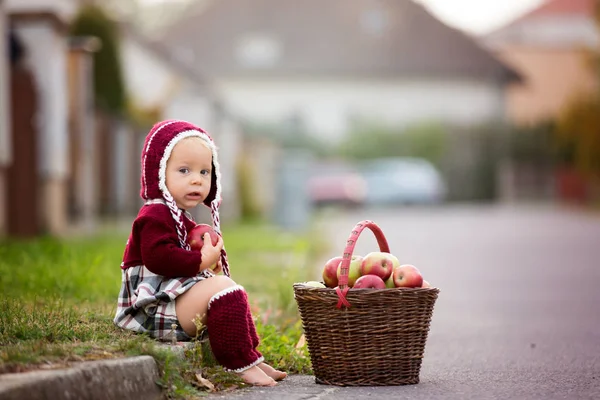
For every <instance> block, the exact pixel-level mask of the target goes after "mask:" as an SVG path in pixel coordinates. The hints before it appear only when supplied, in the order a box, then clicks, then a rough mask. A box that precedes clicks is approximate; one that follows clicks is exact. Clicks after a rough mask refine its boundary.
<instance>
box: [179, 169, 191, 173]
mask: <svg viewBox="0 0 600 400" xmlns="http://www.w3.org/2000/svg"><path fill="white" fill-rule="evenodd" d="M179 172H181V173H182V174H187V173H188V172H190V170H189V168H179Z"/></svg>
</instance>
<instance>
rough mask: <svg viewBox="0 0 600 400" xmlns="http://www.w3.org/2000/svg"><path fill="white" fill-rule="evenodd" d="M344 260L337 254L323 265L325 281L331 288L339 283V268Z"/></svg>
mask: <svg viewBox="0 0 600 400" xmlns="http://www.w3.org/2000/svg"><path fill="white" fill-rule="evenodd" d="M341 262H342V257H341V256H337V257H333V258H330V259H329V260H328V261H327V262H326V263H325V266H324V267H323V282H325V285H326V286H327V287H330V288H334V287H336V286H337V285H338V277H337V270H338V267H339V266H340V263H341Z"/></svg>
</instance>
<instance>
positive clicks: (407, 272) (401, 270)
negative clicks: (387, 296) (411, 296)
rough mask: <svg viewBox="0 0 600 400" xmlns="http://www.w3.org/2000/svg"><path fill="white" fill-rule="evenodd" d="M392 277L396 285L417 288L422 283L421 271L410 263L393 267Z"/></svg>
mask: <svg viewBox="0 0 600 400" xmlns="http://www.w3.org/2000/svg"><path fill="white" fill-rule="evenodd" d="M393 278H394V285H396V287H407V288H418V287H421V285H422V284H423V276H422V275H421V272H419V270H418V269H417V267H415V266H414V265H411V264H403V265H400V266H398V267H396V268H394V272H393Z"/></svg>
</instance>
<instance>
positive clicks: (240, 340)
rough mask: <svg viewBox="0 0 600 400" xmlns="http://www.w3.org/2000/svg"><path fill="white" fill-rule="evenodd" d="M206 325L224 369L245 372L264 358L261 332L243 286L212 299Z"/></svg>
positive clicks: (210, 339) (226, 290) (212, 344)
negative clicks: (260, 338)
mask: <svg viewBox="0 0 600 400" xmlns="http://www.w3.org/2000/svg"><path fill="white" fill-rule="evenodd" d="M206 327H207V330H208V340H209V342H210V347H211V349H212V352H213V354H214V355H215V358H216V359H217V361H218V362H219V364H221V365H222V366H223V367H225V369H227V370H229V371H233V372H242V371H245V370H246V369H248V368H250V367H253V366H255V365H258V364H259V363H261V362H262V361H263V360H264V358H263V356H262V354H260V352H259V351H258V350H256V346H257V345H258V335H256V328H255V326H254V322H253V321H252V316H251V313H250V305H249V304H248V296H247V295H246V292H245V291H244V289H243V288H242V287H241V286H239V285H237V286H234V287H232V288H229V289H225V290H223V291H221V292H219V293H217V294H215V295H214V296H213V297H212V298H211V299H210V301H209V303H208V313H207V317H206ZM255 343H256V344H255Z"/></svg>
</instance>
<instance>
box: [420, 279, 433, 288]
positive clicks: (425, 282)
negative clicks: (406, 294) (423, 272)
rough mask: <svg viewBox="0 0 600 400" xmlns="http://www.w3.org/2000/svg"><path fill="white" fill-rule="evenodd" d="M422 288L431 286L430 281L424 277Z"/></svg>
mask: <svg viewBox="0 0 600 400" xmlns="http://www.w3.org/2000/svg"><path fill="white" fill-rule="evenodd" d="M421 287H422V288H430V287H431V284H430V283H429V282H427V281H426V280H425V279H423V283H422V284H421Z"/></svg>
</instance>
